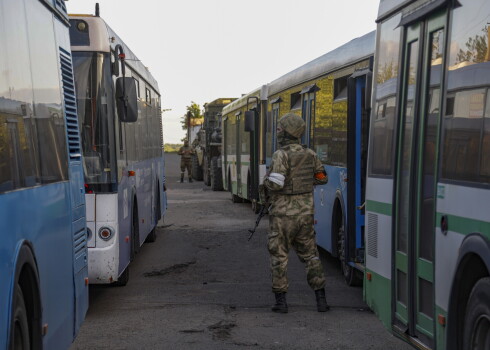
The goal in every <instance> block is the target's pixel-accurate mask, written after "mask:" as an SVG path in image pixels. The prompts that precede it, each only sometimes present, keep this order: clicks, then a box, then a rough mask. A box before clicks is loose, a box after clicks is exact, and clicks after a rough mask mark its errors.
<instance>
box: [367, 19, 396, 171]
mask: <svg viewBox="0 0 490 350" xmlns="http://www.w3.org/2000/svg"><path fill="white" fill-rule="evenodd" d="M400 16H401V15H396V16H395V17H393V18H391V19H389V20H387V21H386V22H384V23H382V24H380V26H379V27H378V36H379V37H378V41H379V45H378V49H377V52H376V67H375V77H374V85H375V87H374V90H373V91H375V96H373V99H374V105H373V106H374V110H375V111H378V113H377V114H376V117H375V118H372V121H371V135H372V137H371V141H370V142H371V147H370V149H371V151H370V152H371V154H370V166H369V172H370V174H373V175H391V174H392V169H393V164H392V159H393V132H394V126H395V125H394V124H395V112H396V104H395V101H396V98H395V94H396V88H397V84H398V74H399V72H398V64H399V50H400V48H399V47H400V28H398V24H399V23H400ZM380 111H381V112H382V113H379V112H380Z"/></svg>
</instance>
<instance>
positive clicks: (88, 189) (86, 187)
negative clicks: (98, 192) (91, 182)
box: [85, 184, 94, 194]
mask: <svg viewBox="0 0 490 350" xmlns="http://www.w3.org/2000/svg"><path fill="white" fill-rule="evenodd" d="M85 193H87V194H92V193H94V191H92V190H91V189H90V187H89V186H88V184H85Z"/></svg>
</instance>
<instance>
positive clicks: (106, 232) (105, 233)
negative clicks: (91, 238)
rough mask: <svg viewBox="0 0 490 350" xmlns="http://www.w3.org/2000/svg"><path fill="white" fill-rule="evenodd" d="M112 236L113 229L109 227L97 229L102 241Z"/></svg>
mask: <svg viewBox="0 0 490 350" xmlns="http://www.w3.org/2000/svg"><path fill="white" fill-rule="evenodd" d="M113 236H114V230H113V229H112V228H110V227H101V228H100V229H99V237H100V238H101V239H103V240H104V241H108V240H110V239H111V238H112V237H113Z"/></svg>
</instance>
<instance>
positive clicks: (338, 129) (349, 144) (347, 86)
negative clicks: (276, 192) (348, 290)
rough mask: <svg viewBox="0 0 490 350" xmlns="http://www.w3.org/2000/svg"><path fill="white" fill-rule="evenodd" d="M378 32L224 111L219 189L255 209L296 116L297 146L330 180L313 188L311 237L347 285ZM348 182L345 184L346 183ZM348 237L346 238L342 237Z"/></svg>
mask: <svg viewBox="0 0 490 350" xmlns="http://www.w3.org/2000/svg"><path fill="white" fill-rule="evenodd" d="M374 39H375V33H374V32H371V33H368V34H366V35H364V36H362V37H360V38H356V39H354V40H352V41H350V42H349V43H347V44H345V45H343V46H341V47H339V48H337V49H335V50H333V51H331V52H329V53H327V54H325V55H323V56H321V57H319V58H317V59H315V60H313V61H312V62H309V63H307V64H305V65H303V66H301V67H299V68H297V69H295V70H293V71H292V72H289V73H287V74H285V75H284V76H282V77H280V78H278V79H276V80H274V81H273V82H271V83H269V84H267V85H264V86H262V87H260V88H259V89H256V90H255V91H252V92H251V93H249V94H247V95H245V96H243V97H242V98H240V99H238V100H236V101H234V102H232V103H231V104H229V105H227V106H225V107H224V109H223V118H222V124H223V142H222V148H223V157H222V162H223V164H224V166H223V183H224V186H225V188H226V189H227V190H228V191H230V192H231V197H232V200H233V201H234V202H239V201H242V200H248V201H250V202H252V207H253V209H254V210H257V209H258V207H259V205H260V203H259V202H260V201H259V192H258V187H259V185H261V184H262V180H263V178H264V175H265V173H266V171H267V168H268V166H269V165H270V161H271V157H272V153H273V152H274V151H275V150H276V149H277V147H278V146H277V137H276V128H277V121H278V119H279V118H280V117H281V116H282V115H284V114H286V113H288V112H294V113H296V114H298V115H301V116H302V118H303V119H304V120H305V123H306V132H305V135H304V137H303V138H302V140H301V142H302V143H303V144H304V145H306V146H307V147H310V148H311V149H313V150H314V151H315V152H316V153H317V154H318V156H319V159H320V160H321V161H322V163H323V164H324V166H325V169H326V171H327V173H328V176H329V181H328V183H327V184H326V185H322V186H317V187H316V188H315V190H314V198H315V230H316V232H317V243H318V245H319V246H320V247H322V248H323V249H325V250H326V251H328V252H330V253H331V254H332V255H333V256H336V257H339V258H340V261H341V262H342V267H343V271H344V274H345V278H346V281H347V282H348V283H349V284H358V283H359V282H360V281H361V277H362V274H360V273H359V272H358V266H359V265H361V264H363V263H364V240H363V231H364V209H363V208H362V203H364V193H365V181H366V179H365V173H366V164H367V162H366V155H367V140H368V130H369V128H368V122H369V113H368V109H367V106H366V102H365V101H366V97H365V96H366V93H368V92H369V89H366V86H367V85H369V84H370V82H371V75H372V64H373V55H374V54H373V53H374ZM347 179H349V181H347ZM347 233H348V234H347Z"/></svg>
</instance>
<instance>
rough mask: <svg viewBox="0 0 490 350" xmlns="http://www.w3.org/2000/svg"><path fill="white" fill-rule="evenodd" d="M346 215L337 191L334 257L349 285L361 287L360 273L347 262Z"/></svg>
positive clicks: (333, 217)
mask: <svg viewBox="0 0 490 350" xmlns="http://www.w3.org/2000/svg"><path fill="white" fill-rule="evenodd" d="M344 213H345V208H344V205H343V201H342V195H341V193H340V192H339V191H337V195H336V199H335V203H334V210H333V214H332V231H331V232H332V255H333V256H336V257H337V258H338V259H339V261H340V270H341V272H342V275H343V276H344V280H345V282H346V283H347V285H349V286H359V285H361V284H362V276H360V272H359V271H357V269H355V268H354V267H352V266H350V265H349V264H347V263H346V261H345V255H346V245H347V243H346V234H347V227H346V218H345V215H344ZM334 253H335V255H334Z"/></svg>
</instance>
